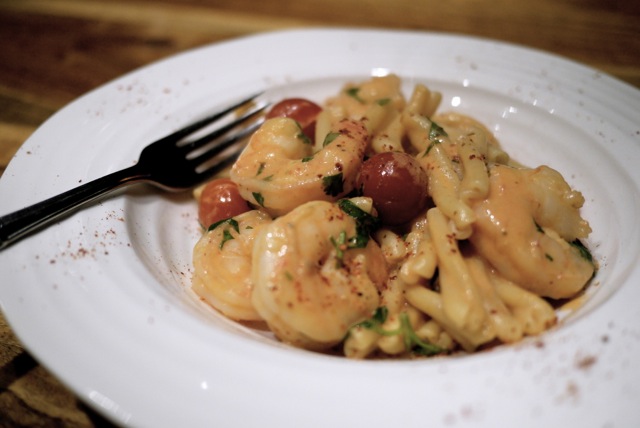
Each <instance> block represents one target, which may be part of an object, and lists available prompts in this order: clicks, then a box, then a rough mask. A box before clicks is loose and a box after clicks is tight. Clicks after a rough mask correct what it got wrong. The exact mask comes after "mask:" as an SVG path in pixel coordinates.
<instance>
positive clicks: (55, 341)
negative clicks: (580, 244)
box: [0, 30, 640, 427]
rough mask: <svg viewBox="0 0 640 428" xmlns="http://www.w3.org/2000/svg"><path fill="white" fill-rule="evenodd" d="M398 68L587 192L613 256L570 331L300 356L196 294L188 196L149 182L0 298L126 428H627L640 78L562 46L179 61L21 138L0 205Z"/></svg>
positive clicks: (378, 41)
mask: <svg viewBox="0 0 640 428" xmlns="http://www.w3.org/2000/svg"><path fill="white" fill-rule="evenodd" d="M384 72H394V73H397V74H399V75H401V76H402V77H403V79H404V82H405V84H406V86H407V88H410V87H412V86H413V85H414V84H415V83H416V82H423V83H426V84H428V85H429V86H430V87H432V88H433V89H436V90H440V91H442V93H443V95H444V97H443V98H444V99H443V107H442V109H443V110H444V109H455V110H458V111H461V112H464V113H468V114H471V115H473V116H475V117H477V118H479V119H480V120H482V121H483V122H485V123H486V124H487V125H488V126H489V127H490V128H491V129H493V130H494V131H495V132H496V134H497V135H498V137H499V138H500V139H501V141H502V143H503V145H504V146H505V147H506V149H507V150H508V151H509V152H510V153H511V154H512V155H513V156H514V157H515V158H517V159H519V160H520V161H523V162H525V163H527V164H530V165H537V164H542V163H545V164H549V165H551V166H552V167H554V168H556V169H558V170H560V171H561V172H562V173H563V174H564V175H565V176H566V177H567V179H568V181H569V182H570V183H571V184H572V185H574V186H576V187H577V188H578V189H580V190H581V191H582V192H583V193H584V195H585V196H586V199H587V202H586V207H585V209H584V215H585V216H586V217H587V218H588V220H589V221H590V222H591V225H592V227H593V230H594V232H593V234H592V236H591V238H590V239H589V241H588V244H589V245H590V247H592V248H594V249H595V250H594V253H595V256H596V257H597V258H598V260H599V261H600V263H601V269H600V271H599V272H598V276H597V278H596V281H595V284H594V285H593V286H592V287H591V288H590V292H589V294H588V296H587V299H586V301H585V302H584V304H583V305H581V306H580V307H579V309H578V310H577V311H575V312H573V313H571V314H569V315H568V316H566V318H565V319H564V321H563V322H562V324H561V325H560V326H559V327H558V328H556V329H554V330H552V331H550V332H548V333H546V334H544V335H543V336H541V337H539V338H535V339H530V340H526V341H524V342H523V343H521V344H519V345H517V346H508V347H501V348H498V349H495V350H493V351H490V352H486V353H482V354H478V355H472V356H464V357H455V358H437V359H431V360H420V361H397V362H391V361H349V360H346V359H341V358H336V357H330V356H324V355H318V354H314V353H310V352H305V351H300V350H295V349H290V348H288V347H286V346H283V345H280V344H278V343H277V342H274V341H272V340H271V339H269V338H268V337H265V336H263V335H261V334H259V333H256V332H253V331H251V330H249V329H246V328H242V327H239V326H238V325H235V324H233V323H231V322H228V321H226V320H224V319H223V318H221V317H220V316H217V315H216V314H215V313H214V312H213V311H212V310H209V309H208V308H206V307H204V306H203V305H201V304H200V303H199V302H197V301H196V300H195V299H193V298H192V296H191V295H190V293H189V292H188V289H189V276H190V272H191V264H190V258H191V249H192V245H193V244H194V242H195V241H196V239H197V237H198V227H197V224H196V214H195V205H194V203H193V201H191V199H190V197H189V195H182V196H175V195H173V196H171V195H166V194H163V193H160V192H157V191H154V190H152V189H150V188H147V187H138V188H135V189H131V190H129V191H127V192H126V193H123V194H120V195H118V196H115V197H113V198H110V199H108V200H105V201H104V202H102V203H99V204H95V205H93V206H91V207H90V208H88V209H85V210H83V211H81V212H78V213H77V214H75V215H73V216H71V217H70V218H67V219H65V220H64V221H62V222H60V223H59V224H56V225H54V226H52V227H50V228H48V229H47V230H45V231H43V232H41V233H39V234H37V235H34V236H32V237H30V238H28V239H26V240H24V241H22V242H20V243H18V244H16V245H15V246H13V247H11V248H9V249H7V250H5V251H4V252H2V253H0V271H1V278H2V279H1V281H2V284H1V286H0V298H1V302H2V310H3V311H4V313H5V314H6V316H7V318H8V320H9V321H10V323H11V325H12V327H13V328H14V330H15V331H16V333H17V334H18V336H19V337H20V339H21V340H22V341H23V343H24V344H25V345H26V347H27V348H28V349H29V350H30V351H31V352H32V353H33V355H34V356H35V357H36V358H37V359H38V360H39V361H41V362H42V364H44V365H45V366H46V367H48V368H49V369H50V370H51V371H52V372H53V373H55V374H56V375H57V376H59V377H60V379H62V380H63V381H64V382H65V383H66V384H67V385H68V386H69V387H71V388H72V389H73V390H74V391H75V392H76V393H77V394H78V395H79V396H80V398H82V399H83V400H84V401H86V402H87V403H89V404H90V405H92V406H93V407H95V408H96V409H98V410H99V411H101V412H103V413H104V414H106V415H107V416H108V417H109V418H111V419H112V420H114V421H115V422H117V423H119V424H123V425H131V426H144V427H175V426H189V427H198V426H274V427H275V426H278V427H287V426H291V427H300V426H305V427H312V426H318V427H328V426H405V427H413V426H416V427H417V426H420V427H423V426H428V425H433V426H438V425H443V426H487V427H494V426H519V427H539V426H583V427H596V426H597V427H602V426H631V425H633V424H635V423H637V422H638V421H639V420H640V406H638V402H639V401H640V369H638V365H637V361H638V358H640V310H639V309H638V308H639V307H640V306H639V304H638V302H639V301H640V288H639V287H638V286H637V285H638V283H639V282H640V271H639V269H638V267H637V261H638V255H639V253H640V246H639V243H640V233H639V225H640V222H638V220H637V215H638V212H640V202H639V201H640V198H639V194H640V190H639V187H640V173H639V171H640V169H638V164H640V128H639V125H638V116H639V110H640V92H639V91H638V90H637V89H634V88H632V87H630V86H628V85H625V84H623V83H621V82H619V81H617V80H615V79H612V78H610V77H608V76H606V75H603V74H602V73H600V72H598V71H595V70H592V69H590V68H587V67H584V66H581V65H578V64H575V63H572V62H569V61H567V60H564V59H561V58H558V57H555V56H551V55H548V54H544V53H541V52H536V51H532V50H529V49H523V48H519V47H514V46H510V45H506V44H503V43H496V42H492V41H486V40H478V39H470V38H465V37H456V36H450V35H441V34H426V33H410V32H384V31H368V30H364V31H353V30H304V31H288V32H277V33H270V34H263V35H258V36H255V37H249V38H244V39H239V40H234V41H230V42H226V43H221V44H216V45H212V46H208V47H204V48H201V49H196V50H193V51H189V52H186V53H184V54H181V55H177V56H174V57H171V58H169V59H167V60H165V61H161V62H158V63H155V64H152V65H151V66H148V67H145V68H142V69H140V70H137V71H135V72H133V73H131V74H128V75H125V76H123V77H122V78H120V79H118V80H116V81H114V82H111V83H109V84H107V85H105V86H103V87H101V88H99V89H97V90H96V91H93V92H91V93H89V94H87V95H86V96H83V97H82V98H80V99H78V100H77V101H75V102H73V103H71V104H70V105H69V106H67V107H65V108H64V109H62V110H61V111H60V112H59V113H57V114H56V115H55V116H53V117H52V118H51V119H50V120H49V121H47V122H46V123H45V124H44V125H43V126H42V127H40V128H39V129H38V130H37V131H36V132H35V133H34V134H33V136H32V137H31V138H30V139H29V140H28V141H27V142H26V143H25V144H24V145H23V146H22V148H21V149H20V150H19V152H18V154H17V155H16V157H15V158H14V159H13V160H12V162H11V164H10V165H9V168H8V169H7V171H6V172H5V174H4V176H3V177H2V181H1V182H0V201H2V202H1V204H2V208H1V211H2V214H4V213H6V212H9V211H13V210H15V209H18V208H20V207H22V206H25V205H27V204H31V203H34V202H36V201H39V200H41V199H44V198H46V197H48V196H51V195H53V194H56V193H59V192H61V191H63V190H66V189H68V188H71V187H73V186H75V185H77V184H78V183H80V182H86V181H88V180H90V179H93V178H96V177H99V176H102V175H104V174H106V173H108V172H111V171H114V170H116V169H120V168H123V167H126V166H128V165H131V164H132V162H134V160H135V159H137V156H138V153H139V152H140V150H141V148H142V147H143V146H144V145H146V143H147V142H149V141H152V140H153V139H155V138H157V137H160V136H162V135H164V134H166V133H168V132H169V131H172V130H174V129H176V128H177V127H179V126H181V125H182V124H185V123H187V122H189V121H190V120H192V119H193V118H194V117H195V116H197V115H199V114H200V113H202V112H203V111H205V110H207V109H215V108H217V107H219V106H221V105H223V104H225V103H227V102H228V101H230V100H233V99H236V98H237V97H239V96H241V95H246V94H249V93H252V92H254V91H256V90H259V89H263V88H267V89H268V90H269V92H268V94H267V96H268V97H269V98H271V99H273V100H278V99H280V98H282V97H285V96H293V95H296V96H306V97H309V98H312V99H316V100H318V101H320V100H322V99H323V98H325V97H326V96H327V95H330V94H333V93H335V92H336V91H337V90H338V89H339V87H340V86H341V85H342V84H343V83H344V82H345V81H347V80H362V79H364V78H367V77H368V76H370V75H372V74H379V73H384Z"/></svg>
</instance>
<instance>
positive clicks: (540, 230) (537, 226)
mask: <svg viewBox="0 0 640 428" xmlns="http://www.w3.org/2000/svg"><path fill="white" fill-rule="evenodd" d="M533 224H535V225H536V230H537V231H538V232H540V233H544V229H543V228H542V227H541V226H540V225H539V224H538V222H537V221H535V219H534V220H533Z"/></svg>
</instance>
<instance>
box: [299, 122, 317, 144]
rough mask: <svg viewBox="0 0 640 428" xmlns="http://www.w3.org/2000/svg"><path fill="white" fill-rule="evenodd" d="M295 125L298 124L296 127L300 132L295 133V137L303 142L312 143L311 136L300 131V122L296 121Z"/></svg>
mask: <svg viewBox="0 0 640 428" xmlns="http://www.w3.org/2000/svg"><path fill="white" fill-rule="evenodd" d="M296 125H298V129H299V130H300V132H299V133H298V134H297V135H296V138H298V139H300V140H302V142H303V143H304V144H313V142H312V141H311V138H309V137H308V136H307V134H305V133H304V132H303V131H302V126H300V123H298V122H297V121H296Z"/></svg>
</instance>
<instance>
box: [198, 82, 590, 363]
mask: <svg viewBox="0 0 640 428" xmlns="http://www.w3.org/2000/svg"><path fill="white" fill-rule="evenodd" d="M401 83H402V82H401V80H400V78H399V77H398V76H396V75H393V74H391V75H388V76H384V77H372V78H370V79H368V80H366V81H363V82H360V83H356V84H347V85H346V86H345V87H344V88H342V89H341V90H340V91H339V92H338V93H337V94H335V95H333V96H330V97H328V98H327V99H326V100H325V101H324V102H323V103H322V104H317V103H315V102H313V101H309V100H305V99H303V98H289V99H285V100H282V101H281V102H279V103H277V104H276V105H275V106H274V107H273V108H272V109H271V111H270V112H268V113H267V114H266V120H265V122H264V124H263V125H262V126H261V127H260V128H259V129H258V130H257V131H256V132H255V133H254V134H253V135H252V136H251V138H250V140H249V142H248V145H247V147H246V149H245V150H244V151H243V153H242V154H241V155H240V156H239V158H238V159H237V161H236V162H235V163H234V165H233V166H232V167H231V168H230V170H229V171H227V172H226V174H223V175H224V176H223V177H218V178H216V179H215V180H213V181H212V182H211V183H208V184H206V185H205V186H203V187H201V188H200V189H198V190H197V191H196V192H195V195H196V199H198V203H199V220H200V222H201V224H202V226H203V228H204V233H203V235H202V238H201V239H200V240H199V242H198V243H197V244H196V246H195V249H194V253H193V262H194V274H193V290H194V291H195V293H196V294H197V295H198V296H199V297H200V298H201V299H202V300H203V301H205V302H207V303H208V304H210V305H211V306H212V307H214V308H215V309H217V310H218V311H220V312H221V313H222V314H224V315H225V316H227V317H229V318H231V319H233V320H236V321H239V322H245V321H250V322H253V323H256V322H257V323H263V324H264V325H265V326H266V327H268V328H269V329H270V330H271V331H272V332H273V334H274V335H275V337H277V338H278V339H279V340H281V341H283V342H286V343H289V344H291V345H293V346H296V347H300V348H304V349H309V350H314V351H321V352H328V353H332V354H335V353H337V354H341V355H345V356H347V357H350V358H391V357H397V358H406V357H414V356H433V355H444V354H450V353H453V352H457V351H464V352H474V351H477V350H480V349H484V348H486V347H489V346H492V345H495V344H500V343H514V342H517V341H519V340H521V339H522V338H523V337H525V336H528V335H536V334H539V333H542V332H543V331H545V330H547V329H549V328H550V327H552V326H553V325H555V324H556V322H557V315H556V311H555V309H554V302H555V301H558V300H562V299H570V298H573V297H575V296H577V295H578V294H580V293H581V292H582V291H583V290H584V288H585V287H586V286H587V284H588V283H589V281H590V280H591V279H592V278H593V276H594V275H595V272H596V262H595V261H594V260H593V258H592V256H591V254H590V252H589V250H588V249H587V248H586V247H585V245H584V244H583V242H584V240H585V239H586V238H587V237H588V236H589V234H590V232H591V229H590V227H589V224H588V222H587V221H586V220H585V219H583V218H582V217H581V214H580V209H581V207H582V206H583V204H584V198H583V196H582V194H581V193H580V192H579V191H577V190H574V189H572V188H571V187H570V186H569V184H568V183H567V182H566V181H565V179H564V178H563V177H562V175H561V174H560V173H559V172H558V171H555V170H554V169H552V168H550V167H548V166H544V165H543V166H537V167H534V168H530V167H525V166H522V165H521V164H519V163H517V162H515V161H513V160H512V159H511V158H510V157H509V155H508V154H507V153H506V152H505V151H504V150H503V149H502V148H501V146H500V144H499V143H498V141H497V139H496V138H495V136H494V135H493V134H492V133H491V132H490V131H489V130H488V129H487V128H486V127H485V126H484V125H482V124H481V123H480V122H478V121H477V120H475V119H473V118H471V117H469V116H465V115H462V114H459V113H456V112H443V113H439V112H437V109H438V107H439V104H440V102H441V98H442V96H441V94H439V93H438V92H435V91H431V90H430V89H429V88H427V87H426V86H424V85H422V84H416V85H415V87H414V88H413V91H412V93H411V95H410V97H408V98H405V96H404V94H403V92H402V90H401Z"/></svg>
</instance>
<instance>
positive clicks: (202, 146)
mask: <svg viewBox="0 0 640 428" xmlns="http://www.w3.org/2000/svg"><path fill="white" fill-rule="evenodd" d="M268 106H269V103H265V104H263V105H261V106H258V107H256V108H254V109H251V110H250V111H248V112H245V113H244V114H243V115H242V116H240V117H237V118H235V119H234V120H233V121H231V122H229V123H227V124H225V125H222V126H220V127H219V128H217V129H215V130H213V131H211V132H209V133H208V134H206V135H204V136H202V137H199V138H197V139H195V140H193V141H189V142H187V143H186V144H184V145H180V148H181V149H182V150H183V151H184V152H185V153H186V157H187V159H193V158H195V157H197V156H200V153H201V152H204V150H207V151H208V150H209V147H208V146H214V149H212V150H213V153H212V154H215V153H216V152H217V151H216V150H215V146H218V145H219V144H217V143H216V140H217V139H219V138H220V137H222V136H224V135H227V134H228V133H229V132H230V131H232V130H233V129H234V128H237V127H239V126H240V125H243V124H244V123H245V122H248V121H249V120H251V119H253V118H255V117H257V116H258V115H259V114H260V113H262V112H263V111H264V110H265V109H266V108H267V107H268ZM243 128H246V127H243ZM224 148H225V147H224V146H222V147H220V150H218V151H221V150H222V149H224ZM209 156H211V154H210V155H209Z"/></svg>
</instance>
